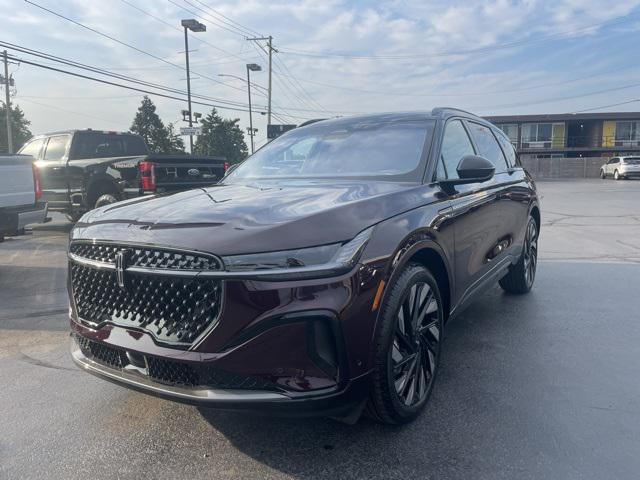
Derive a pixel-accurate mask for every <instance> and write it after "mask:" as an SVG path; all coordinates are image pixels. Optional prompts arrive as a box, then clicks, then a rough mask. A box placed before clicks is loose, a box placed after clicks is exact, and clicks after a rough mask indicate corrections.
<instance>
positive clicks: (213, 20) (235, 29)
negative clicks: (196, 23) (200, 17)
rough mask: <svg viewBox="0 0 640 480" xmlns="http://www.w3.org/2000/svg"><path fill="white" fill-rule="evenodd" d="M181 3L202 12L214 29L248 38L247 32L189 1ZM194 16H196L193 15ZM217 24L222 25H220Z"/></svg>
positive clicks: (184, 0) (185, 0) (171, 0)
mask: <svg viewBox="0 0 640 480" xmlns="http://www.w3.org/2000/svg"><path fill="white" fill-rule="evenodd" d="M169 1H170V2H171V3H173V4H174V5H177V4H176V3H175V2H174V1H173V0H169ZM182 1H183V2H184V3H186V4H187V5H189V6H190V7H192V8H195V9H196V10H198V11H199V12H203V13H204V14H205V15H206V16H207V17H209V21H210V22H211V23H213V24H214V25H215V26H216V27H219V28H223V29H224V30H227V31H229V32H231V33H234V34H236V35H240V36H242V37H247V36H248V35H249V36H250V35H251V34H250V33H249V32H247V31H245V30H244V29H242V28H239V27H237V26H235V25H233V24H232V23H230V22H227V21H226V20H220V19H217V18H215V17H213V16H212V15H211V14H210V13H209V12H207V11H206V10H204V9H202V8H200V7H198V6H197V5H194V4H193V3H191V2H190V1H189V0H182ZM180 8H182V7H180ZM185 10H186V9H185ZM194 15H197V14H195V13H194ZM218 22H220V23H222V25H220V24H219V23H218ZM224 25H228V26H229V27H230V28H227V27H226V26H224Z"/></svg>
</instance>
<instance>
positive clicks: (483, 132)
mask: <svg viewBox="0 0 640 480" xmlns="http://www.w3.org/2000/svg"><path fill="white" fill-rule="evenodd" d="M469 127H471V135H473V139H474V140H475V141H476V146H477V147H478V154H479V155H481V156H483V157H484V158H486V159H487V160H489V161H490V162H491V163H493V165H494V166H495V167H496V172H504V171H505V170H506V169H507V160H506V159H505V158H504V154H503V153H502V149H501V148H500V145H498V142H497V140H496V137H495V136H494V135H493V132H492V131H491V129H490V128H488V127H485V126H484V125H480V124H479V123H475V122H469Z"/></svg>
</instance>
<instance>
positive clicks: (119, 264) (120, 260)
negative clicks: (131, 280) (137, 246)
mask: <svg viewBox="0 0 640 480" xmlns="http://www.w3.org/2000/svg"><path fill="white" fill-rule="evenodd" d="M127 254H128V251H127V250H120V251H119V252H117V253H116V280H117V281H118V286H119V287H120V288H122V289H123V290H124V289H125V288H126V284H125V280H124V272H125V269H126V268H127Z"/></svg>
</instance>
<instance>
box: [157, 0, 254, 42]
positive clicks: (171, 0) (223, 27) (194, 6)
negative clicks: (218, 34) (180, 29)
mask: <svg viewBox="0 0 640 480" xmlns="http://www.w3.org/2000/svg"><path fill="white" fill-rule="evenodd" d="M167 1H168V2H169V3H171V4H173V5H175V6H176V7H178V8H180V9H182V10H184V11H185V12H188V13H190V14H191V15H193V16H194V17H202V15H200V14H198V13H197V12H194V11H193V10H189V9H188V8H185V7H183V6H182V5H180V4H178V3H177V2H174V1H173V0H167ZM183 1H184V2H185V3H186V4H188V5H190V6H191V7H192V8H195V9H197V10H201V11H202V9H201V8H200V7H198V6H196V5H193V4H192V3H190V2H188V1H187V0H183ZM205 14H206V12H205ZM208 21H209V22H210V23H212V24H213V25H215V26H216V27H218V28H221V29H223V30H226V31H228V32H231V33H233V34H234V35H240V36H241V37H243V38H244V37H245V34H244V32H241V31H240V32H238V31H237V30H233V29H231V28H229V27H226V26H225V25H223V24H222V25H221V24H220V23H218V22H217V21H215V20H212V19H209V20H208Z"/></svg>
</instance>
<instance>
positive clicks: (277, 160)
mask: <svg viewBox="0 0 640 480" xmlns="http://www.w3.org/2000/svg"><path fill="white" fill-rule="evenodd" d="M434 123H435V122H434V121H433V120H394V121H388V120H387V121H351V122H349V121H336V122H333V121H332V122H318V123H316V124H313V125H309V126H307V127H303V128H300V129H296V130H292V131H290V132H288V133H287V134H285V135H283V136H282V137H279V138H277V139H276V140H274V141H273V142H271V143H269V144H268V145H266V146H265V147H263V148H262V149H260V150H259V151H257V152H256V153H255V154H254V155H252V156H251V157H249V158H248V159H247V160H246V161H245V162H244V163H243V164H241V165H240V166H239V167H238V168H237V169H236V170H235V171H234V172H233V173H231V174H230V175H229V176H228V177H227V179H226V180H225V181H234V180H238V179H243V178H265V177H266V178H272V177H300V178H315V177H364V176H366V177H370V176H382V177H390V176H400V175H405V176H410V174H412V173H414V171H415V170H417V169H419V167H420V159H421V157H422V151H423V148H424V146H425V142H426V140H427V139H429V140H430V139H431V134H432V132H433V127H434ZM411 177H412V178H410V179H411V180H414V179H417V176H413V175H411Z"/></svg>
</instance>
